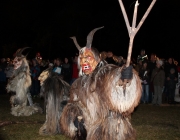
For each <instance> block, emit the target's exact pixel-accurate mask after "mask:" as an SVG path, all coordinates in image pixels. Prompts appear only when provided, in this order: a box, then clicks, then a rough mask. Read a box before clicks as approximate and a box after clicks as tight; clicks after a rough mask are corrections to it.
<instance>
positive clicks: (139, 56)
mask: <svg viewBox="0 0 180 140" xmlns="http://www.w3.org/2000/svg"><path fill="white" fill-rule="evenodd" d="M140 60H141V61H144V60H148V56H147V55H146V53H145V50H144V49H141V51H140V54H139V55H138V57H137V63H138V62H139V61H140Z"/></svg>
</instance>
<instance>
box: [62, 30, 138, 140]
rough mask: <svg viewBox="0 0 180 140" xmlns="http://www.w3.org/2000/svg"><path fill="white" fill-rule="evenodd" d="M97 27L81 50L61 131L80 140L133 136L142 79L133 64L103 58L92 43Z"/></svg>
mask: <svg viewBox="0 0 180 140" xmlns="http://www.w3.org/2000/svg"><path fill="white" fill-rule="evenodd" d="M98 29H100V28H96V29H94V30H92V31H91V32H90V33H89V35H88V37H87V44H86V46H85V47H83V48H81V49H80V50H79V57H78V63H79V66H80V71H79V74H80V77H79V78H78V79H77V80H76V81H75V82H74V83H73V84H72V86H71V89H70V100H69V102H68V104H67V105H66V106H65V107H64V109H63V112H62V115H61V118H60V125H61V131H62V132H63V133H64V134H65V135H66V136H69V137H70V138H72V139H78V140H80V139H84V140H85V139H86V140H133V139H136V133H135V130H134V129H133V127H132V125H131V123H130V118H131V117H130V116H131V113H132V112H133V111H134V108H135V107H136V106H137V105H138V104H139V100H140V97H141V81H140V79H139V77H138V75H137V73H136V72H135V70H133V69H132V66H129V67H126V66H123V67H118V66H115V65H113V64H107V63H106V62H105V61H103V60H100V56H99V52H98V51H97V49H95V48H93V47H91V44H92V40H93V34H94V33H95V31H97V30H98ZM72 39H73V40H74V42H75V44H76V46H77V47H78V48H79V46H78V44H77V41H76V38H75V37H72ZM125 81H127V82H126V83H125ZM124 83H125V84H124Z"/></svg>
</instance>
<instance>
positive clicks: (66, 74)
mask: <svg viewBox="0 0 180 140" xmlns="http://www.w3.org/2000/svg"><path fill="white" fill-rule="evenodd" d="M61 74H62V77H63V80H64V81H66V82H67V83H68V84H70V82H71V77H72V67H71V64H70V62H69V59H68V58H67V57H65V58H64V63H63V64H62V73H61Z"/></svg>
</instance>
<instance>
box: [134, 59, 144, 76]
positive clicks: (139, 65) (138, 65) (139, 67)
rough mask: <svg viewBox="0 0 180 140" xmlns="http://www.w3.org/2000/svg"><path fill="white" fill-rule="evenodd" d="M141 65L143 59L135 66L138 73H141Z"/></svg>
mask: <svg viewBox="0 0 180 140" xmlns="http://www.w3.org/2000/svg"><path fill="white" fill-rule="evenodd" d="M141 67H142V60H139V61H138V63H137V64H136V66H135V68H134V69H135V70H136V72H137V73H138V74H139V70H140V69H141Z"/></svg>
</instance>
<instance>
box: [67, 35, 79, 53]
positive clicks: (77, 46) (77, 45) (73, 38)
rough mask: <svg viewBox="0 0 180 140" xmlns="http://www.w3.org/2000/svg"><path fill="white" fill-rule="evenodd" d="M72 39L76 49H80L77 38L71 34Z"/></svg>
mask: <svg viewBox="0 0 180 140" xmlns="http://www.w3.org/2000/svg"><path fill="white" fill-rule="evenodd" d="M70 38H71V39H72V40H73V42H74V44H75V46H76V48H77V49H78V50H80V49H81V47H80V46H79V44H78V43H77V39H76V37H75V36H73V37H70Z"/></svg>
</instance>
